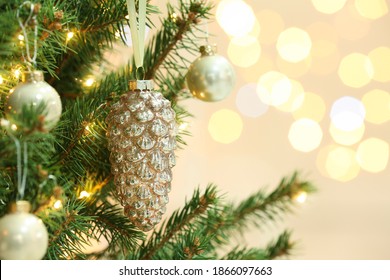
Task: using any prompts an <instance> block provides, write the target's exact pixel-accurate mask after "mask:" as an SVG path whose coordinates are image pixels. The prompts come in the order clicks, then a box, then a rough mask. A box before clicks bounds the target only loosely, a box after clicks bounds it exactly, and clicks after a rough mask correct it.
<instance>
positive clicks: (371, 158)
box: [356, 137, 389, 173]
mask: <svg viewBox="0 0 390 280" xmlns="http://www.w3.org/2000/svg"><path fill="white" fill-rule="evenodd" d="M356 159H357V161H358V163H359V165H360V167H361V168H362V169H364V170H366V171H368V172H372V173H378V172H381V171H383V170H385V169H386V167H387V164H388V162H389V143H387V142H386V141H384V140H382V139H379V138H374V137H371V138H368V139H366V140H364V141H363V142H361V143H360V144H359V147H358V149H357V154H356Z"/></svg>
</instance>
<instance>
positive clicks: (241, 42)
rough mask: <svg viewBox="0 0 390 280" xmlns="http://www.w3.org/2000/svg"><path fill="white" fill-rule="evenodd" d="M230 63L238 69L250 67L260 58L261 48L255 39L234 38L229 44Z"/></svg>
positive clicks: (245, 37)
mask: <svg viewBox="0 0 390 280" xmlns="http://www.w3.org/2000/svg"><path fill="white" fill-rule="evenodd" d="M227 53H228V56H229V59H230V61H231V62H232V63H233V64H234V65H236V66H239V67H250V66H252V65H254V64H256V63H257V61H258V60H259V58H260V53H261V47H260V43H259V41H258V40H257V38H255V37H252V36H244V37H234V38H232V40H231V41H230V43H229V46H228V50H227Z"/></svg>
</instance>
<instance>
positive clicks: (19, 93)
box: [6, 71, 62, 130]
mask: <svg viewBox="0 0 390 280" xmlns="http://www.w3.org/2000/svg"><path fill="white" fill-rule="evenodd" d="M42 103H44V104H45V126H44V127H45V128H46V129H48V130H49V129H51V128H53V127H54V126H55V125H56V124H57V122H58V121H59V119H60V117H61V112H62V104H61V98H60V96H59V95H58V93H57V91H56V90H55V89H54V88H53V87H52V86H50V85H49V84H48V83H46V82H45V81H44V78H43V72H42V71H32V72H27V73H25V75H24V76H23V82H22V83H21V84H19V85H17V86H16V87H15V88H14V90H13V92H12V93H11V94H10V95H9V96H8V102H7V106H6V108H7V111H8V112H9V113H21V112H22V109H23V106H26V105H27V106H31V105H32V106H34V107H38V106H39V105H40V104H42Z"/></svg>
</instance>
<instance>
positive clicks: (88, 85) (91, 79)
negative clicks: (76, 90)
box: [84, 77, 95, 87]
mask: <svg viewBox="0 0 390 280" xmlns="http://www.w3.org/2000/svg"><path fill="white" fill-rule="evenodd" d="M94 83H95V79H94V78H92V77H91V78H88V79H86V80H85V82H84V85H85V86H86V87H91V86H92V85H93V84H94Z"/></svg>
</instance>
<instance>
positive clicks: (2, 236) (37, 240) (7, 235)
mask: <svg viewBox="0 0 390 280" xmlns="http://www.w3.org/2000/svg"><path fill="white" fill-rule="evenodd" d="M29 211H30V203H29V202H28V201H23V200H21V201H18V202H16V204H15V207H14V209H12V211H11V213H9V214H6V215H5V216H4V217H2V218H1V219H0V259H2V260H40V259H42V258H43V257H44V256H45V254H46V250H47V246H48V233H47V229H46V227H45V225H44V224H43V222H42V220H41V219H39V218H38V217H37V216H35V215H33V214H30V213H29Z"/></svg>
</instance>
